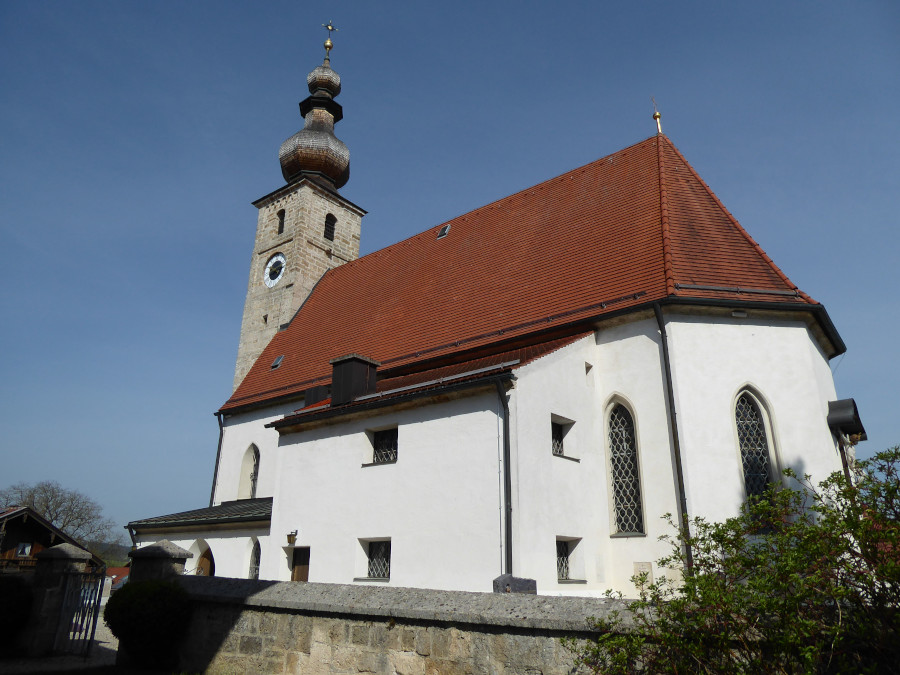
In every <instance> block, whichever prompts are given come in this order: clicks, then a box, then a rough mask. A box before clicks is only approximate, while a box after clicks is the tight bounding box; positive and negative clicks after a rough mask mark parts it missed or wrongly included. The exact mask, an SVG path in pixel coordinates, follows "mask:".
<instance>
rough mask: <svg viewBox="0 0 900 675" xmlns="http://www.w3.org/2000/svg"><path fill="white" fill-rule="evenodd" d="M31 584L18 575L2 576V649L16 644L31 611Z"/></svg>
mask: <svg viewBox="0 0 900 675" xmlns="http://www.w3.org/2000/svg"><path fill="white" fill-rule="evenodd" d="M31 600H32V595H31V586H30V585H29V584H28V582H26V581H25V579H23V578H22V577H20V576H18V575H12V574H9V575H6V574H4V575H2V576H0V650H3V651H6V650H7V649H10V648H12V647H13V646H14V645H15V640H16V637H17V636H18V634H19V633H20V632H22V629H23V628H25V625H26V624H27V623H28V616H29V614H30V613H31Z"/></svg>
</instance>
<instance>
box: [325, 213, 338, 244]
mask: <svg viewBox="0 0 900 675" xmlns="http://www.w3.org/2000/svg"><path fill="white" fill-rule="evenodd" d="M336 224H337V218H335V217H334V216H333V215H331V214H330V213H329V214H328V215H327V216H325V234H324V236H325V238H326V239H327V240H328V241H334V226H335V225H336Z"/></svg>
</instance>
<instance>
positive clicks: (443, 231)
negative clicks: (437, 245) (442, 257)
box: [437, 225, 450, 239]
mask: <svg viewBox="0 0 900 675" xmlns="http://www.w3.org/2000/svg"><path fill="white" fill-rule="evenodd" d="M449 231H450V226H449V225H444V226H443V227H441V229H440V231H439V232H438V236H437V238H438V239H443V238H444V237H446V236H447V233H448V232H449Z"/></svg>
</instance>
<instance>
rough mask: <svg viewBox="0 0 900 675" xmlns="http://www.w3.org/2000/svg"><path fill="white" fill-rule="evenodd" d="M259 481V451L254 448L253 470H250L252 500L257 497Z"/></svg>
mask: <svg viewBox="0 0 900 675" xmlns="http://www.w3.org/2000/svg"><path fill="white" fill-rule="evenodd" d="M258 480H259V450H257V449H256V446H253V468H252V469H251V470H250V499H254V498H255V497H256V483H257V481H258Z"/></svg>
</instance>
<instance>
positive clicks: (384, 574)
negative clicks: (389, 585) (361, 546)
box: [367, 540, 391, 579]
mask: <svg viewBox="0 0 900 675" xmlns="http://www.w3.org/2000/svg"><path fill="white" fill-rule="evenodd" d="M367 576H368V578H369V579H390V578H391V542H390V540H388V541H370V542H369V566H368V574H367Z"/></svg>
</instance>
